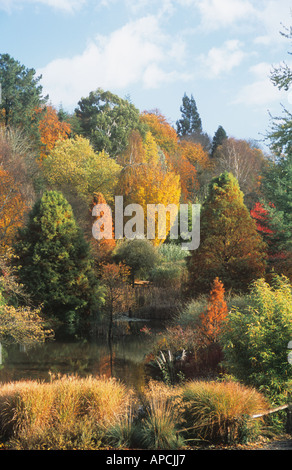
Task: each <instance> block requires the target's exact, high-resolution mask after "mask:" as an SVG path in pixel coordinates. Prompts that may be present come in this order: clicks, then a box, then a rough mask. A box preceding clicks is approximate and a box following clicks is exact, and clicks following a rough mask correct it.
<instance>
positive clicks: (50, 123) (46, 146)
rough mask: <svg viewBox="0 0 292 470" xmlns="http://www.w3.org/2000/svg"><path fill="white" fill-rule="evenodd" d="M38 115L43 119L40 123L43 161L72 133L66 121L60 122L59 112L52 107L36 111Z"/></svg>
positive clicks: (41, 157)
mask: <svg viewBox="0 0 292 470" xmlns="http://www.w3.org/2000/svg"><path fill="white" fill-rule="evenodd" d="M36 115H40V116H41V118H40V120H39V123H38V127H39V132H40V140H41V144H42V149H41V152H40V160H41V161H42V160H43V159H44V158H46V157H47V155H48V154H49V153H50V151H51V150H53V148H54V146H55V144H56V142H57V141H58V140H64V139H67V138H68V137H69V135H70V133H71V126H70V124H69V123H67V122H65V121H60V119H59V117H58V114H57V111H56V110H55V109H54V108H53V107H52V106H46V108H45V109H42V108H39V109H37V110H36Z"/></svg>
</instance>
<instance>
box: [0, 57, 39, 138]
mask: <svg viewBox="0 0 292 470" xmlns="http://www.w3.org/2000/svg"><path fill="white" fill-rule="evenodd" d="M35 73H36V72H35V70H34V69H28V68H26V67H25V66H24V65H21V64H20V62H18V61H16V60H15V59H13V58H12V57H10V55H9V54H0V84H1V88H2V103H0V110H1V111H2V112H0V117H1V119H2V118H3V121H4V124H5V126H6V127H7V126H20V127H23V128H25V129H26V130H31V129H30V126H31V124H32V121H31V119H32V116H33V113H34V111H35V109H36V108H38V107H40V106H41V105H43V104H44V103H45V102H46V101H47V98H48V97H45V98H44V97H43V96H42V86H41V85H40V84H39V81H40V80H41V78H42V77H41V76H39V77H36V76H35Z"/></svg>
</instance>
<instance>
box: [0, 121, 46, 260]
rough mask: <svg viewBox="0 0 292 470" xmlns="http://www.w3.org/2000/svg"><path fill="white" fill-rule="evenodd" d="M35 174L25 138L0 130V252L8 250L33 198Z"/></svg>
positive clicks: (16, 132)
mask: <svg viewBox="0 0 292 470" xmlns="http://www.w3.org/2000/svg"><path fill="white" fill-rule="evenodd" d="M36 174H37V168H36V163H35V159H34V154H33V152H32V149H31V147H30V142H29V140H28V138H27V137H26V136H25V135H24V134H23V132H22V131H21V130H19V129H12V128H9V129H5V128H4V127H1V128H0V247H1V248H0V251H1V250H2V251H3V249H6V248H7V247H9V246H11V245H12V243H13V240H14V237H15V235H16V233H17V229H18V228H19V227H21V226H22V225H23V224H24V222H25V216H26V213H27V212H28V210H29V209H30V208H31V207H32V204H33V202H34V198H35V184H34V182H35V179H36Z"/></svg>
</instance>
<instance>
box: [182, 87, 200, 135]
mask: <svg viewBox="0 0 292 470" xmlns="http://www.w3.org/2000/svg"><path fill="white" fill-rule="evenodd" d="M180 111H181V114H182V117H181V119H179V120H178V121H177V123H176V126H177V133H178V135H179V136H180V137H185V136H188V135H191V134H195V133H199V134H200V133H202V121H201V118H200V115H199V113H198V109H197V104H196V101H195V100H194V98H193V95H191V98H189V97H188V96H187V95H186V93H185V94H184V96H183V99H182V106H181V107H180Z"/></svg>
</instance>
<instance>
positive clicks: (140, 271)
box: [113, 239, 159, 285]
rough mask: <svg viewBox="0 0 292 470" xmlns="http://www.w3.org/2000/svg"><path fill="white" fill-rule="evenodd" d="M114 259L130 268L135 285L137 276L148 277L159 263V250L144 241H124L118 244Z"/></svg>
mask: <svg viewBox="0 0 292 470" xmlns="http://www.w3.org/2000/svg"><path fill="white" fill-rule="evenodd" d="M113 258H114V260H115V261H116V262H118V263H124V264H125V265H126V266H128V267H129V268H130V270H131V280H132V284H133V285H134V282H135V278H136V276H138V275H145V274H146V275H147V274H148V273H149V271H150V270H151V269H152V268H154V266H155V265H156V264H157V263H158V262H159V254H158V251H157V248H156V247H155V246H153V244H152V243H151V242H150V241H148V240H143V239H133V240H123V241H122V242H121V243H118V244H117V246H116V248H115V250H114V252H113Z"/></svg>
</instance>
